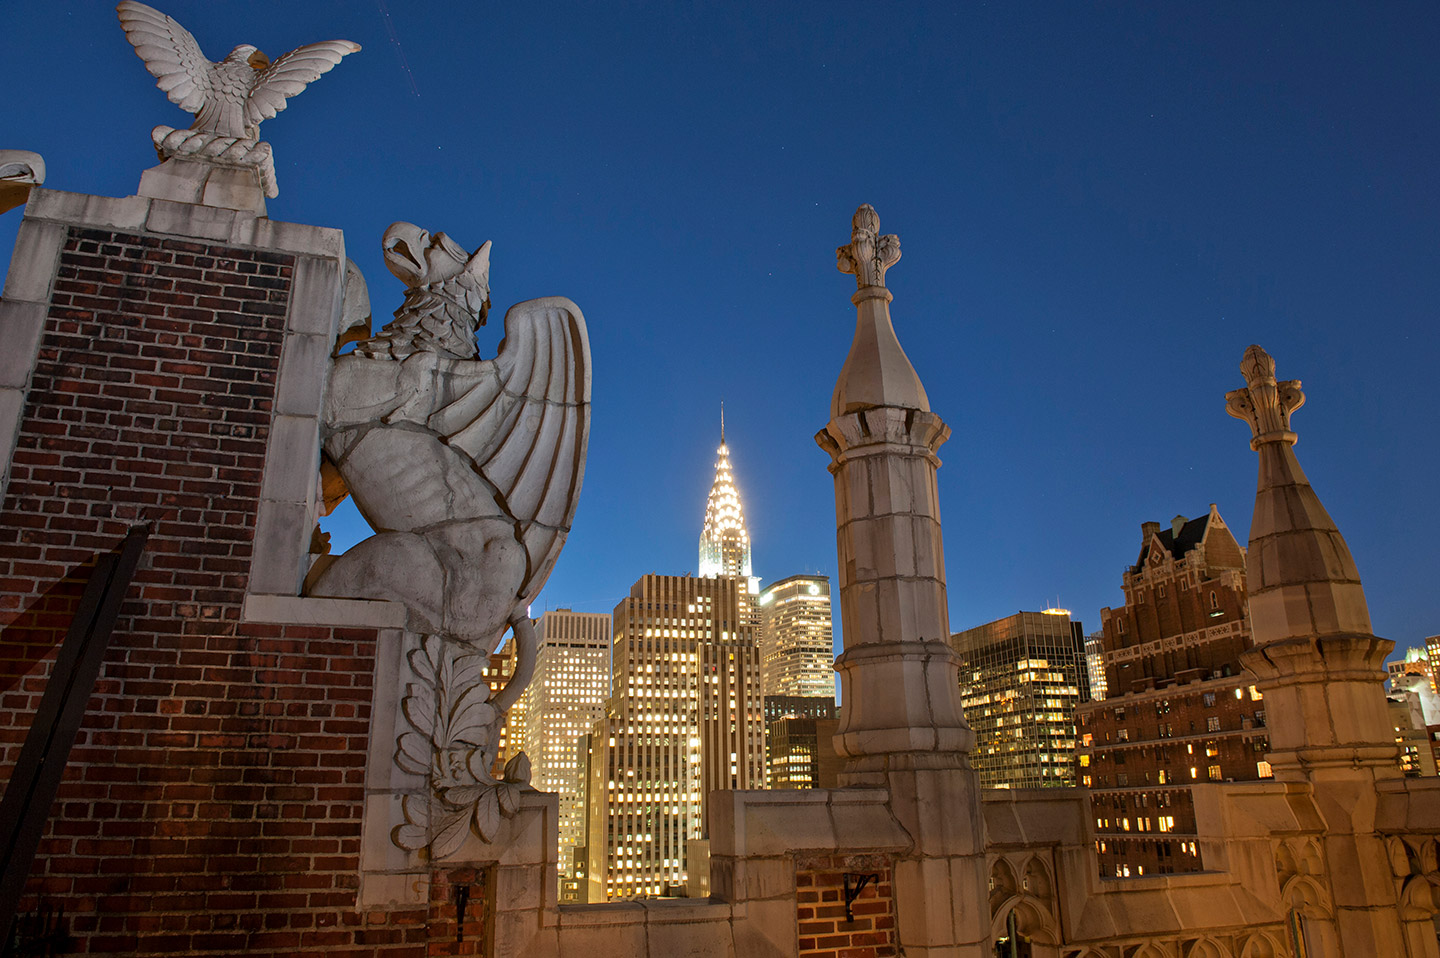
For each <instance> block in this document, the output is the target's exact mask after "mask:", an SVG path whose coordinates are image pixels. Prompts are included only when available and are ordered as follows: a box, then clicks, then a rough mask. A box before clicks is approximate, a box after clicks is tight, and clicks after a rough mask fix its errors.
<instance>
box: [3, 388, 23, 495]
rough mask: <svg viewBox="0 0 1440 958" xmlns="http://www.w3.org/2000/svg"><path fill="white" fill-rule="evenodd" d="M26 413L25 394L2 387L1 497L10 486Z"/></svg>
mask: <svg viewBox="0 0 1440 958" xmlns="http://www.w3.org/2000/svg"><path fill="white" fill-rule="evenodd" d="M24 412H25V393H24V392H23V391H21V390H19V389H6V388H4V387H0V496H3V495H4V494H5V489H6V488H7V487H8V486H9V485H10V461H11V458H12V457H13V456H14V454H15V437H16V436H17V435H18V434H19V432H20V417H21V415H22V414H23V413H24Z"/></svg>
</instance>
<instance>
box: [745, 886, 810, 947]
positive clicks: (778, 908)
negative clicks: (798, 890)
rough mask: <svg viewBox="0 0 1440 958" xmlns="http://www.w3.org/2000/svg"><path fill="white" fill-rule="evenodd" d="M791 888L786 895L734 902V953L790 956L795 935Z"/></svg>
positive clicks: (792, 891)
mask: <svg viewBox="0 0 1440 958" xmlns="http://www.w3.org/2000/svg"><path fill="white" fill-rule="evenodd" d="M795 908H796V904H795V898H794V889H793V887H792V889H791V895H790V897H788V898H778V899H771V900H768V901H747V902H744V903H742V904H738V905H736V906H735V919H734V922H733V925H734V930H733V935H734V942H735V954H736V955H738V956H743V958H792V956H793V955H794V954H795V948H796V943H797V941H798V939H799V932H798V927H797V921H796V917H795Z"/></svg>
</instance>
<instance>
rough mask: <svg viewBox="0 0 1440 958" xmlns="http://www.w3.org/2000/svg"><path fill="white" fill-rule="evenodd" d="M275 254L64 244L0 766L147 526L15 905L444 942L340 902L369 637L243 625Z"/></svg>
mask: <svg viewBox="0 0 1440 958" xmlns="http://www.w3.org/2000/svg"><path fill="white" fill-rule="evenodd" d="M292 263H293V258H292V257H290V256H288V255H285V254H280V253H272V252H266V251H258V250H247V249H230V248H223V247H217V246H207V245H203V244H199V243H194V242H188V241H179V240H174V239H168V238H164V237H157V236H148V235H129V234H120V233H111V232H101V231H90V230H80V229H73V230H72V231H71V233H70V235H69V239H68V241H67V243H66V244H65V247H64V251H63V253H62V255H61V260H60V267H59V274H58V277H57V279H56V282H55V292H54V297H53V300H52V304H51V309H50V311H49V316H48V320H47V324H46V328H45V330H44V334H43V338H42V341H41V345H40V353H39V360H38V365H37V367H36V370H35V374H34V378H33V382H32V388H31V391H30V394H29V401H28V405H27V407H26V409H25V413H24V418H23V421H22V425H21V430H20V434H19V438H18V440H17V444H16V451H15V455H14V462H13V468H12V471H11V481H10V485H9V488H8V490H7V494H6V497H5V500H4V503H3V506H0V626H3V631H0V778H4V779H8V778H9V775H10V772H11V768H12V765H13V763H14V761H15V760H16V758H17V757H18V754H19V749H20V743H21V742H22V741H23V739H24V736H25V733H26V731H27V729H28V725H29V720H30V714H31V713H32V712H33V710H34V708H35V706H36V705H37V704H38V702H39V697H40V694H41V692H42V690H43V687H44V683H45V681H46V679H47V676H48V669H49V662H50V661H51V658H52V657H53V650H54V648H55V646H56V644H57V643H58V642H59V641H60V640H61V639H63V636H64V633H65V630H66V628H67V626H68V622H69V615H68V611H69V606H70V604H71V603H73V601H74V598H75V597H76V596H78V594H79V590H80V588H81V587H82V586H83V581H84V578H85V576H86V575H87V574H88V569H87V566H88V564H89V563H91V562H92V561H93V559H94V557H95V555H96V554H97V553H99V552H101V551H104V550H108V549H111V548H114V547H115V546H116V544H117V543H118V542H119V540H120V538H121V537H122V536H123V534H124V533H125V531H126V529H127V528H128V527H129V526H130V525H132V524H133V523H135V522H137V521H141V520H148V521H150V522H152V523H153V524H154V531H153V533H152V535H151V537H150V540H149V544H148V547H147V550H146V554H145V556H144V558H143V559H142V562H141V566H140V569H139V571H138V572H137V575H136V581H135V583H134V584H133V585H132V587H131V590H130V593H129V596H130V597H129V599H128V600H127V602H126V603H125V605H124V607H123V609H122V614H121V618H120V621H119V623H118V624H117V628H116V630H115V634H114V637H113V639H112V642H111V647H110V650H109V653H108V654H107V656H106V660H105V666H104V669H103V671H102V673H101V676H100V679H99V682H98V684H97V686H96V689H95V693H94V696H93V697H92V698H91V700H90V703H89V709H88V712H87V715H86V718H85V722H84V725H83V727H82V731H81V733H80V736H79V739H78V740H77V743H76V747H75V750H74V752H73V753H72V755H71V760H70V764H69V766H68V769H67V773H66V778H65V781H64V783H63V785H62V786H61V790H60V795H59V798H58V800H57V801H56V803H55V806H54V808H53V810H52V813H51V818H50V821H49V824H48V826H47V831H46V837H45V839H44V840H43V841H42V843H41V847H40V851H39V856H38V858H37V861H36V863H35V867H34V869H33V870H32V873H31V882H30V885H29V887H28V889H27V901H26V902H24V903H22V908H30V907H34V906H35V904H36V903H37V902H41V901H43V902H45V903H47V904H49V905H63V907H64V908H65V912H66V915H67V919H68V921H69V925H70V929H69V930H70V933H71V934H72V935H73V936H74V937H75V939H76V941H75V946H74V951H76V952H80V953H86V952H89V953H97V952H104V953H126V954H131V953H135V954H161V953H178V952H184V953H212V954H227V955H229V954H238V953H242V952H243V953H246V954H274V955H304V954H322V953H323V954H330V955H379V954H394V955H414V956H419V955H423V954H426V953H427V950H428V951H429V953H431V954H448V953H450V952H447V951H444V950H443V947H442V948H441V950H439V951H435V950H431V949H428V948H427V939H428V938H429V937H430V936H429V934H428V933H427V930H426V926H427V923H428V921H429V915H428V914H427V910H426V909H425V907H424V906H419V907H417V908H416V909H414V910H413V911H411V912H406V913H392V914H371V915H366V914H362V913H360V912H358V911H357V910H356V907H355V903H356V888H357V885H358V876H359V860H358V856H359V848H360V817H361V809H362V801H363V797H364V794H363V786H364V782H363V777H364V773H365V761H366V743H367V735H368V730H369V719H370V702H371V684H372V676H373V672H374V646H375V640H376V634H375V631H374V630H373V629H340V628H324V627H299V626H278V625H263V624H254V623H242V622H241V621H240V610H241V602H242V600H243V598H244V592H245V585H246V580H247V575H248V570H249V564H250V558H251V549H252V539H253V535H254V527H255V520H256V514H257V510H258V500H259V495H260V486H261V479H262V472H263V466H264V458H265V449H266V441H267V438H268V432H269V422H270V412H271V403H272V399H273V396H274V392H275V378H276V371H277V370H278V368H279V364H280V349H281V344H282V339H283V331H284V323H285V313H286V309H287V302H288V297H289V295H290V286H291V281H292V277H291V271H292ZM451 934H452V937H453V924H452V926H451Z"/></svg>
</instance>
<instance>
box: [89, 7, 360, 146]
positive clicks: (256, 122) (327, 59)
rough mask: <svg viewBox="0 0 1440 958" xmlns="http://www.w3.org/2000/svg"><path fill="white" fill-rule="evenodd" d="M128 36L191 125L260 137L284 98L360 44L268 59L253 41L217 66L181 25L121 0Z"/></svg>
mask: <svg viewBox="0 0 1440 958" xmlns="http://www.w3.org/2000/svg"><path fill="white" fill-rule="evenodd" d="M115 10H116V12H117V13H118V14H119V15H120V25H121V26H122V27H123V28H124V30H125V36H126V37H127V38H128V39H129V40H130V43H131V44H132V45H133V46H134V47H135V52H136V53H137V54H139V56H140V59H142V60H144V61H145V68H146V69H147V70H149V71H150V73H151V74H152V75H153V76H154V77H155V78H156V80H158V81H159V83H158V86H159V87H160V89H162V90H164V91H165V93H166V95H167V96H169V97H170V101H171V102H172V103H174V104H176V105H177V106H179V107H180V108H181V109H182V110H185V111H187V112H189V113H194V114H195V122H194V124H192V125H191V127H190V129H192V130H197V131H202V132H206V133H216V134H219V135H221V136H234V137H240V138H243V139H251V140H254V139H258V137H259V126H260V122H261V121H262V120H268V119H270V118H271V117H273V116H274V115H275V114H277V113H279V112H280V111H281V110H283V109H285V105H286V100H288V99H289V98H290V97H292V96H294V95H295V94H297V93H299V92H300V91H301V90H303V89H305V87H306V85H308V84H309V83H310V82H312V81H313V80H315V79H316V78H318V77H319V76H320V75H321V74H322V73H327V72H329V71H330V70H331V69H332V68H333V67H334V66H335V65H336V64H338V63H339V62H340V60H341V58H342V57H344V56H345V55H346V54H349V53H354V52H356V51H357V50H359V49H360V45H359V44H357V43H351V42H350V41H349V40H326V41H324V42H321V43H311V44H308V45H307V46H303V47H300V48H299V49H297V50H292V51H290V52H289V53H287V54H285V55H284V56H282V57H279V58H278V59H276V60H274V61H273V62H272V61H270V60H269V59H268V58H267V57H266V56H265V54H263V53H261V52H260V51H259V50H257V49H256V48H255V47H254V46H251V45H250V44H241V45H240V46H238V47H236V48H235V49H233V50H231V51H230V53H229V55H228V56H226V57H225V59H223V60H221V61H219V62H218V63H212V62H210V60H209V59H208V58H206V56H205V54H204V53H202V52H201V51H200V44H198V43H197V42H196V41H195V37H194V36H192V35H191V34H190V31H188V30H186V29H185V28H184V27H182V26H181V25H180V24H179V23H177V22H175V20H174V19H172V18H171V17H168V16H166V15H165V14H163V13H161V12H160V11H159V10H156V9H155V8H154V7H148V6H146V5H145V4H143V3H137V2H135V0H123V2H122V3H120V4H119V5H118V6H117V7H116V8H115Z"/></svg>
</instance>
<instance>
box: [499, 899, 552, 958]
mask: <svg viewBox="0 0 1440 958" xmlns="http://www.w3.org/2000/svg"><path fill="white" fill-rule="evenodd" d="M491 917H492V918H493V920H494V929H495V930H494V933H493V934H494V937H493V938H492V939H491V940H492V941H493V942H494V943H495V944H494V951H493V952H492V954H493V955H494V956H495V958H521V956H527V958H528V955H529V953H530V947H531V945H532V944H533V943H534V941H535V936H536V935H537V934H538V933H539V932H540V916H539V913H537V912H533V911H500V910H499V909H496V911H495V912H494V913H493V915H492V916H491Z"/></svg>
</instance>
